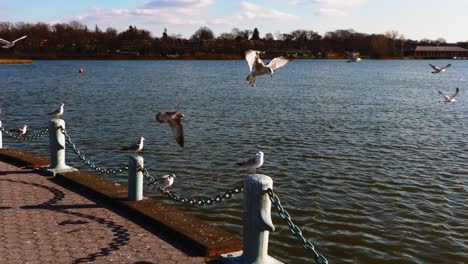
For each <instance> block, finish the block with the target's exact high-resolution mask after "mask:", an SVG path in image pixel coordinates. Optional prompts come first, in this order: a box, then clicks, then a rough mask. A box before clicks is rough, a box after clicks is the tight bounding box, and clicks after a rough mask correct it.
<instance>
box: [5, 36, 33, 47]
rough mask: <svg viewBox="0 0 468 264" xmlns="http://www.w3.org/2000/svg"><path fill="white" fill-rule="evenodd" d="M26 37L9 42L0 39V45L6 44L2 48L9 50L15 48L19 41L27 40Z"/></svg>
mask: <svg viewBox="0 0 468 264" xmlns="http://www.w3.org/2000/svg"><path fill="white" fill-rule="evenodd" d="M26 37H27V36H22V37H21V38H19V39H15V40H13V41H8V40H4V39H1V38H0V43H2V44H5V45H3V46H2V48H4V49H9V48H11V47H13V46H14V45H15V43H16V42H17V41H19V40H22V39H25V38H26Z"/></svg>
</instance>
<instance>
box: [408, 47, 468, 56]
mask: <svg viewBox="0 0 468 264" xmlns="http://www.w3.org/2000/svg"><path fill="white" fill-rule="evenodd" d="M413 56H414V58H415V59H434V58H435V59H438V58H450V59H452V58H468V49H464V48H460V47H456V46H417V47H416V49H415V50H414V55H413Z"/></svg>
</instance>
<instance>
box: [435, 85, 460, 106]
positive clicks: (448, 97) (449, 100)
mask: <svg viewBox="0 0 468 264" xmlns="http://www.w3.org/2000/svg"><path fill="white" fill-rule="evenodd" d="M437 91H438V92H439V93H440V94H441V95H442V96H443V97H444V100H445V102H446V103H453V102H455V96H457V95H458V92H459V91H460V89H459V88H458V87H457V88H456V89H455V93H454V94H453V95H447V94H444V93H443V92H441V91H439V90H437Z"/></svg>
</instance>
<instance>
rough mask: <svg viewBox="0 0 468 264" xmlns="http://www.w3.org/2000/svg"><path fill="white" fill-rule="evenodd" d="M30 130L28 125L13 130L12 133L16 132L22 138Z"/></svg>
mask: <svg viewBox="0 0 468 264" xmlns="http://www.w3.org/2000/svg"><path fill="white" fill-rule="evenodd" d="M27 129H28V126H27V125H24V126H23V127H22V128H17V129H11V130H10V132H14V133H16V134H18V135H20V136H22V135H24V134H26V131H27Z"/></svg>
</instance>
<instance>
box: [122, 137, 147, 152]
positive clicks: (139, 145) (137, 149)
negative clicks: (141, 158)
mask: <svg viewBox="0 0 468 264" xmlns="http://www.w3.org/2000/svg"><path fill="white" fill-rule="evenodd" d="M144 140H145V138H144V137H140V139H139V140H138V143H136V144H133V145H131V146H128V147H125V148H121V149H120V150H129V151H135V154H138V152H140V151H141V150H142V149H143V141H144Z"/></svg>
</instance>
